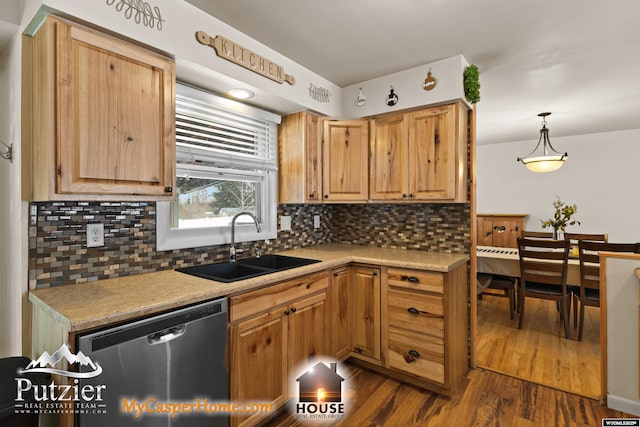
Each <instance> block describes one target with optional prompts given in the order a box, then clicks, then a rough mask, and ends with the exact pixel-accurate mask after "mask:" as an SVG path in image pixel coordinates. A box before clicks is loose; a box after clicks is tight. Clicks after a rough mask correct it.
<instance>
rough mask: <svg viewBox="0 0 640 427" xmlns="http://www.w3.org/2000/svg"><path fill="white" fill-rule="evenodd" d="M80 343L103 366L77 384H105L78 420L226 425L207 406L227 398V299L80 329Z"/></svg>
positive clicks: (84, 424)
mask: <svg viewBox="0 0 640 427" xmlns="http://www.w3.org/2000/svg"><path fill="white" fill-rule="evenodd" d="M77 343H78V350H79V351H82V353H83V354H84V355H85V356H87V357H88V358H89V359H90V360H91V362H93V363H94V364H97V365H99V366H100V368H101V369H102V373H101V374H99V375H97V376H95V377H93V378H85V379H79V380H78V381H79V386H80V387H79V389H80V390H81V389H82V387H83V386H85V385H87V384H90V385H93V386H94V387H97V386H101V385H104V386H106V388H105V389H104V390H103V391H102V396H101V397H102V399H103V401H100V402H98V403H100V406H98V407H96V405H95V403H96V402H95V399H94V404H93V405H84V406H85V408H80V412H81V413H78V412H79V411H78V409H76V421H77V424H78V425H79V426H81V427H100V426H109V427H113V426H154V427H157V426H167V427H187V426H189V427H196V426H228V425H229V417H228V414H224V413H220V412H219V411H217V410H215V411H213V410H212V409H213V407H212V406H210V405H211V404H214V403H227V402H228V400H229V380H228V373H227V369H226V357H225V354H226V346H227V300H226V298H222V299H217V300H214V301H209V302H206V303H202V304H198V305H195V306H191V307H186V308H182V309H179V310H176V311H172V312H170V313H165V314H161V315H157V316H154V317H151V318H147V319H143V320H138V321H135V322H132V323H128V324H124V325H120V326H117V327H113V328H110V329H107V330H102V331H98V332H92V333H88V334H85V335H81V336H80V337H79V338H78V341H77ZM91 369H93V368H92V367H91V365H86V366H85V365H81V367H80V369H79V371H80V372H90V371H91ZM94 397H95V396H94ZM136 403H137V404H138V405H140V406H137V405H135V404H136ZM185 404H186V405H187V406H184V405H185ZM175 405H178V406H175ZM76 406H78V405H76ZM81 406H82V405H81ZM178 408H180V409H179V410H177V409H178ZM207 408H208V409H207ZM102 410H105V411H106V413H96V412H102ZM166 410H171V411H173V412H174V413H173V414H172V413H171V412H169V413H163V412H162V411H166ZM82 412H84V413H82ZM176 412H177V413H176ZM138 414H139V417H136V415H138Z"/></svg>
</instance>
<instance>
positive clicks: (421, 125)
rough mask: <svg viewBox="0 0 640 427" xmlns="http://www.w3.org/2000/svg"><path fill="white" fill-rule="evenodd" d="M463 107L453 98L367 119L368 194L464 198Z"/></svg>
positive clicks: (419, 198) (389, 197) (375, 196)
mask: <svg viewBox="0 0 640 427" xmlns="http://www.w3.org/2000/svg"><path fill="white" fill-rule="evenodd" d="M467 111H468V110H467V108H466V107H465V106H464V105H462V104H461V103H456V104H450V105H442V106H437V107H430V108H425V109H421V110H416V111H412V112H407V113H403V114H393V115H384V116H380V117H376V118H374V119H372V120H371V138H370V155H371V158H370V178H369V182H370V198H371V200H377V201H384V200H387V201H388V200H395V201H402V200H404V201H407V200H415V201H445V202H447V201H448V202H465V201H467V199H468V197H467V193H468V192H467V142H468V141H467V140H468V124H467V118H468V112H467Z"/></svg>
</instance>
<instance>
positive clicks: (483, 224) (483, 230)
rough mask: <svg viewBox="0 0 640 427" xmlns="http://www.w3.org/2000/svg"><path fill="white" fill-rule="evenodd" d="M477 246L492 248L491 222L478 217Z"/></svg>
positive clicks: (489, 219) (488, 219)
mask: <svg viewBox="0 0 640 427" xmlns="http://www.w3.org/2000/svg"><path fill="white" fill-rule="evenodd" d="M478 245H479V246H493V221H492V220H491V218H485V217H481V216H478Z"/></svg>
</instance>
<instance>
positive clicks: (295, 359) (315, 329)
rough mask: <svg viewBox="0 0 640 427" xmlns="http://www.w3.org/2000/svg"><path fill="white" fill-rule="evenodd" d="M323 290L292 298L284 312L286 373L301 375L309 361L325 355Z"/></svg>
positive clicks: (324, 295) (324, 304) (324, 300)
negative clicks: (285, 324) (295, 299)
mask: <svg viewBox="0 0 640 427" xmlns="http://www.w3.org/2000/svg"><path fill="white" fill-rule="evenodd" d="M326 301H327V293H326V292H322V293H320V294H318V295H315V296H312V297H309V298H305V299H303V300H300V301H296V302H294V303H292V304H290V305H289V307H288V308H287V310H286V311H285V315H286V317H287V324H288V326H287V328H288V334H289V335H288V341H289V346H288V352H289V353H288V359H289V375H294V376H297V375H298V374H301V373H302V372H303V371H304V370H305V369H306V368H307V366H306V365H307V364H308V362H310V361H313V360H315V359H316V358H318V357H320V356H323V355H325V343H326V340H327V336H326V332H327V329H326V322H325V319H326V316H325V315H326Z"/></svg>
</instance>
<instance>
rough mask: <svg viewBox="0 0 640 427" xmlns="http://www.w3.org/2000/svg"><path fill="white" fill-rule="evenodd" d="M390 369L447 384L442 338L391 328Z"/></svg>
mask: <svg viewBox="0 0 640 427" xmlns="http://www.w3.org/2000/svg"><path fill="white" fill-rule="evenodd" d="M388 360H389V367H390V368H393V369H399V370H401V371H404V372H407V373H409V374H412V375H416V376H419V377H421V378H424V379H427V380H429V381H434V382H437V383H440V384H444V383H445V374H444V341H443V340H442V338H438V337H432V336H430V335H423V334H417V333H415V332H411V331H406V330H401V329H396V328H389V356H388Z"/></svg>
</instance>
